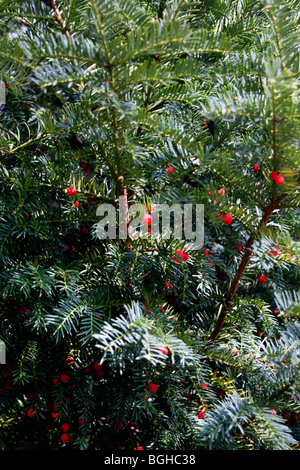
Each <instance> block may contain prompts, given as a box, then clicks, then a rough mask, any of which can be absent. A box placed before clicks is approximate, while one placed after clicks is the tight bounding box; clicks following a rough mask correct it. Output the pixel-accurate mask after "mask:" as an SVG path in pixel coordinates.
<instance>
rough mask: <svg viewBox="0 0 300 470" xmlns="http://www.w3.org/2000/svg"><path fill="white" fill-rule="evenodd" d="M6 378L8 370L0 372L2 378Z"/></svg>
mask: <svg viewBox="0 0 300 470" xmlns="http://www.w3.org/2000/svg"><path fill="white" fill-rule="evenodd" d="M8 376H9V370H8V369H6V368H5V369H4V370H3V372H2V377H3V378H4V379H6V378H7V377H8Z"/></svg>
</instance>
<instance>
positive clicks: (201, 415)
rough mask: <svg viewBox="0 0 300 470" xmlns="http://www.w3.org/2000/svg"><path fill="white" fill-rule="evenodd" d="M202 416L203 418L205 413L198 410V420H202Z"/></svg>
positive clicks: (202, 410)
mask: <svg viewBox="0 0 300 470" xmlns="http://www.w3.org/2000/svg"><path fill="white" fill-rule="evenodd" d="M204 416H205V411H204V409H203V408H201V410H200V411H199V413H198V418H199V419H203V418H204Z"/></svg>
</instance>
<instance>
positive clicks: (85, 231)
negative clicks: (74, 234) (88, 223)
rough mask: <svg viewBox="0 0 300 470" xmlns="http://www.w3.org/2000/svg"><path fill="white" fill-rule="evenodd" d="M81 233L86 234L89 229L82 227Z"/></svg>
mask: <svg viewBox="0 0 300 470" xmlns="http://www.w3.org/2000/svg"><path fill="white" fill-rule="evenodd" d="M81 233H82V235H87V234H88V233H89V229H88V228H87V227H83V228H82V230H81Z"/></svg>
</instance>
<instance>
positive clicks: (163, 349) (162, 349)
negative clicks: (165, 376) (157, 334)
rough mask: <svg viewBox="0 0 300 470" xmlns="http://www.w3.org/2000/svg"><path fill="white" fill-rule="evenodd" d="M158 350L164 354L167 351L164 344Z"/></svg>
mask: <svg viewBox="0 0 300 470" xmlns="http://www.w3.org/2000/svg"><path fill="white" fill-rule="evenodd" d="M159 351H160V352H161V353H162V354H165V355H167V354H168V353H169V350H168V348H167V347H166V346H162V347H161V348H159Z"/></svg>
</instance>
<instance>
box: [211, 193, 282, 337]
mask: <svg viewBox="0 0 300 470" xmlns="http://www.w3.org/2000/svg"><path fill="white" fill-rule="evenodd" d="M279 203H280V199H276V200H274V201H272V202H271V204H270V205H269V206H268V207H267V208H266V209H265V210H264V213H263V216H262V219H261V221H260V223H259V226H258V228H259V229H260V228H261V227H262V226H263V225H266V224H267V223H268V221H269V218H270V216H271V215H272V213H273V211H274V210H276V209H278V207H279ZM253 241H254V236H253V234H252V235H251V236H250V238H249V240H248V242H247V245H246V246H245V250H244V251H245V252H244V255H243V257H242V260H241V262H240V265H239V267H238V269H237V272H236V274H235V276H234V278H233V280H232V283H231V286H230V289H229V291H228V293H227V295H226V297H225V300H224V303H223V305H222V309H221V312H220V315H219V317H218V319H217V322H216V324H215V327H214V330H213V332H212V334H211V335H210V339H211V340H212V341H214V340H215V339H216V338H217V336H218V334H219V333H220V331H221V329H222V327H223V324H224V320H225V318H226V315H227V313H228V311H229V309H230V306H231V302H232V299H233V296H234V295H235V293H236V290H237V288H238V285H239V283H240V280H241V278H242V275H243V274H244V271H245V269H246V267H247V264H248V262H249V260H250V258H251V256H252V247H253Z"/></svg>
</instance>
